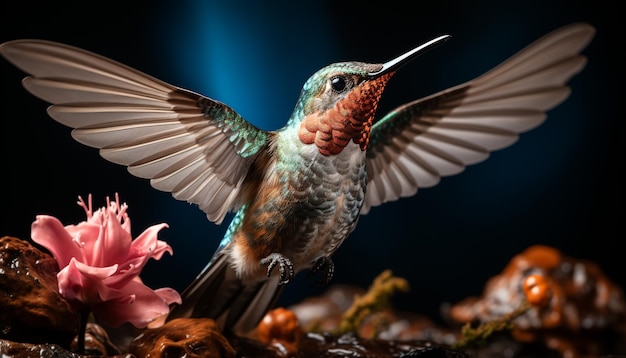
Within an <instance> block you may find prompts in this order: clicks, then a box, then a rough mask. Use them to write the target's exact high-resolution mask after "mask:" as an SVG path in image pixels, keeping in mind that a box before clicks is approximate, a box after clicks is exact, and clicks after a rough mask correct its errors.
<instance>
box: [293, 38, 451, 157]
mask: <svg viewBox="0 0 626 358" xmlns="http://www.w3.org/2000/svg"><path fill="white" fill-rule="evenodd" d="M449 37H450V36H448V35H444V36H440V37H437V38H435V39H433V40H431V41H429V42H427V43H425V44H423V45H421V46H418V47H416V48H414V49H413V50H411V51H409V52H407V53H405V54H403V55H401V56H398V57H396V58H394V59H393V60H391V61H388V62H386V63H382V64H369V63H363V62H341V63H335V64H332V65H329V66H326V67H324V68H322V69H321V70H319V71H317V72H316V73H315V74H314V75H313V76H311V77H310V78H309V79H308V80H307V81H306V83H305V84H304V86H303V88H302V92H301V94H300V98H299V100H298V103H297V105H296V109H295V111H294V114H293V115H292V117H291V121H290V124H291V125H299V129H298V137H299V139H300V140H301V141H302V142H303V143H305V144H315V145H316V146H317V148H318V150H319V152H320V153H321V154H323V155H327V156H328V155H336V154H339V153H341V151H342V150H343V149H344V148H345V147H346V146H347V145H348V144H349V143H350V141H352V142H354V143H356V144H358V145H359V147H360V148H361V150H362V151H365V150H366V149H367V144H368V142H369V137H370V129H371V128H372V124H373V120H374V114H375V113H376V108H377V107H378V102H379V101H380V97H381V96H382V93H383V90H384V89H385V86H386V85H387V82H388V81H389V79H390V78H391V77H392V76H393V74H394V73H395V72H396V71H397V69H398V68H400V67H401V66H402V65H404V64H406V63H407V62H409V61H410V60H412V59H414V58H415V57H417V55H419V54H421V53H423V52H424V51H425V50H426V49H429V48H431V47H432V46H434V45H436V44H438V43H441V42H442V41H444V40H447V39H448V38H449Z"/></svg>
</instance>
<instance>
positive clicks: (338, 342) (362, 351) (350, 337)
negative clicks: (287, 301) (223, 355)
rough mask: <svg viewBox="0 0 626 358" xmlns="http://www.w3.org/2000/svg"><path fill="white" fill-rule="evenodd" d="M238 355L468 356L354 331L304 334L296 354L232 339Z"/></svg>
mask: <svg viewBox="0 0 626 358" xmlns="http://www.w3.org/2000/svg"><path fill="white" fill-rule="evenodd" d="M231 343H232V344H233V347H234V348H235V350H236V351H237V352H238V355H237V356H238V357H240V358H253V357H254V358H275V357H298V358H320V357H362V358H370V357H371V358H374V357H375V358H401V357H403V358H410V357H416V358H419V357H422V358H468V357H469V356H468V355H466V354H465V353H464V352H461V351H456V350H452V349H450V348H449V347H447V346H444V345H436V344H433V343H431V342H424V341H415V340H410V341H394V340H386V339H365V338H361V337H358V336H357V335H355V334H354V333H346V334H342V335H333V334H331V333H305V334H304V335H303V336H302V337H301V338H300V340H299V344H298V352H297V355H290V354H288V353H286V352H283V351H281V350H280V349H278V348H277V347H276V346H268V345H266V344H263V343H261V342H259V341H255V340H252V339H246V338H236V339H232V340H231Z"/></svg>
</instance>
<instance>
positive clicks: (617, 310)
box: [449, 245, 626, 358]
mask: <svg viewBox="0 0 626 358" xmlns="http://www.w3.org/2000/svg"><path fill="white" fill-rule="evenodd" d="M533 275H537V276H538V277H542V281H541V282H540V284H536V285H534V287H532V288H534V289H537V290H536V291H533V290H529V289H528V287H527V286H525V285H527V284H528V278H533ZM525 291H526V292H525ZM546 294H547V296H544V295H546ZM525 300H528V301H529V302H530V303H531V304H532V303H533V302H532V301H537V302H540V303H542V304H540V305H535V306H531V307H530V309H528V310H527V311H526V312H525V313H523V314H521V315H520V316H518V317H517V318H515V320H514V321H513V330H512V336H513V338H515V340H517V341H518V342H524V343H535V344H536V343H540V344H544V345H545V346H547V347H549V348H550V349H552V350H556V351H557V352H559V353H560V354H561V356H563V357H571V358H574V357H581V356H588V355H600V354H602V352H605V354H606V352H615V351H616V350H617V351H620V352H623V351H624V348H625V347H624V344H623V343H622V344H621V346H619V344H620V343H619V342H626V301H625V300H624V292H623V291H622V288H620V287H619V286H617V285H615V284H614V283H613V282H611V280H609V278H607V277H606V275H604V273H603V272H602V270H601V269H600V268H599V267H598V265H596V264H595V263H593V262H589V261H585V260H578V259H575V258H571V257H567V256H565V255H563V254H561V252H559V251H558V250H556V249H554V248H551V247H547V246H541V245H537V246H532V247H530V248H528V249H527V250H526V251H524V252H522V253H521V254H518V255H517V256H515V257H514V258H513V259H512V260H511V261H510V262H509V264H508V265H507V267H506V268H505V269H504V271H503V272H502V273H501V274H500V275H498V276H495V277H493V278H491V279H490V280H489V281H488V282H487V284H486V286H485V288H484V291H483V295H482V296H481V297H470V298H467V299H465V300H463V301H461V302H459V303H457V304H456V305H453V306H452V307H451V309H450V311H449V314H450V318H451V319H453V320H454V321H456V322H459V323H468V322H480V323H485V322H489V321H493V320H497V319H499V318H500V317H503V316H504V315H507V314H509V313H510V312H513V311H514V310H516V309H517V308H518V307H520V306H521V305H522V304H523V302H524V301H525ZM544 301H545V302H544ZM537 302H535V303H537Z"/></svg>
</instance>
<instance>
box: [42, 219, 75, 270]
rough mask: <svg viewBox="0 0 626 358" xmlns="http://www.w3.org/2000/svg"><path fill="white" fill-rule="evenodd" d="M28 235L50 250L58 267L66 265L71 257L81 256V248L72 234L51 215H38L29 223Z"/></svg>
mask: <svg viewBox="0 0 626 358" xmlns="http://www.w3.org/2000/svg"><path fill="white" fill-rule="evenodd" d="M30 235H31V238H32V240H33V241H34V242H36V243H38V244H39V245H41V246H43V247H45V248H46V249H48V251H50V253H51V254H52V256H53V257H54V259H55V260H56V261H57V263H58V264H59V268H63V267H65V266H67V264H69V262H70V259H71V258H72V257H77V258H78V259H79V260H80V259H82V258H83V253H82V250H81V249H80V248H79V246H78V245H77V243H76V242H74V240H73V237H72V235H71V234H70V233H68V232H67V230H65V227H63V224H61V222H60V221H59V220H58V219H57V218H55V217H53V216H48V215H38V216H37V217H36V220H35V221H34V222H33V224H32V225H31V234H30Z"/></svg>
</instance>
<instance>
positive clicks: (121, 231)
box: [31, 194, 181, 328]
mask: <svg viewBox="0 0 626 358" xmlns="http://www.w3.org/2000/svg"><path fill="white" fill-rule="evenodd" d="M78 199H79V201H78V204H79V205H80V206H82V207H83V208H84V209H85V212H86V214H87V221H83V222H81V223H80V224H78V225H68V226H65V227H64V226H63V224H61V222H60V221H59V220H58V219H57V218H55V217H52V216H47V215H39V216H37V218H36V220H35V222H33V224H32V228H31V236H32V239H33V241H35V242H36V243H38V244H40V245H42V246H44V247H45V248H47V249H48V250H49V251H50V252H51V254H52V256H54V258H55V259H56V261H57V263H58V264H59V268H60V270H61V271H59V273H58V274H57V278H58V281H59V292H60V293H61V295H62V296H64V297H65V298H66V299H67V300H68V302H70V303H71V304H73V305H75V306H76V307H78V308H79V309H81V310H85V309H89V310H91V312H92V313H93V314H94V316H95V317H96V318H98V319H99V320H100V321H101V322H103V323H105V324H107V325H109V326H112V327H118V326H120V325H121V324H122V323H124V322H130V323H132V324H133V325H134V326H135V327H137V328H144V327H146V326H147V325H148V324H149V323H151V322H153V321H155V320H156V319H157V318H159V317H162V316H164V315H166V314H167V313H169V304H171V303H173V302H177V303H181V298H180V295H179V294H178V292H176V291H175V290H173V289H171V288H161V289H157V290H152V289H150V288H149V287H147V286H146V285H144V284H143V283H142V282H141V279H140V278H139V273H140V272H141V270H142V269H143V267H144V266H145V264H146V263H147V262H148V260H149V259H150V258H154V259H156V260H159V259H160V258H161V257H162V256H163V254H164V253H165V252H168V253H169V254H170V255H171V254H172V248H171V247H170V246H169V245H167V244H166V243H165V242H164V241H160V240H157V234H158V232H159V231H160V230H161V229H163V228H166V227H167V224H159V225H154V226H151V227H150V228H148V229H147V230H145V231H144V232H143V233H142V234H141V235H139V236H138V237H137V238H136V239H135V240H134V241H133V240H132V237H131V233H130V220H129V218H128V214H127V213H126V209H127V205H126V204H122V205H120V203H119V197H118V196H117V194H116V196H115V202H110V200H109V198H107V207H106V208H105V207H103V208H101V209H99V210H97V211H96V212H93V211H92V207H91V195H89V198H88V201H89V205H86V204H85V202H84V201H83V199H82V198H81V197H79V198H78Z"/></svg>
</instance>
